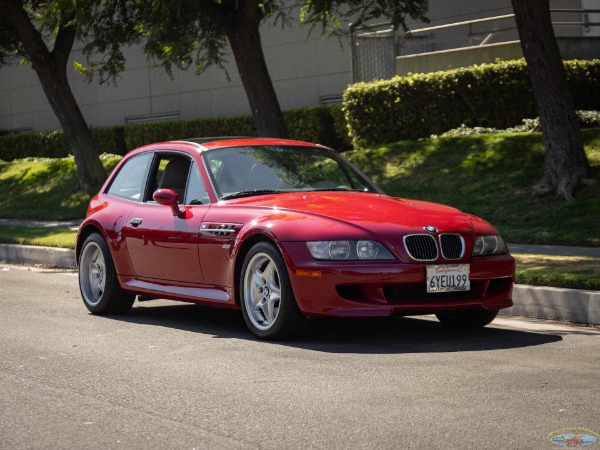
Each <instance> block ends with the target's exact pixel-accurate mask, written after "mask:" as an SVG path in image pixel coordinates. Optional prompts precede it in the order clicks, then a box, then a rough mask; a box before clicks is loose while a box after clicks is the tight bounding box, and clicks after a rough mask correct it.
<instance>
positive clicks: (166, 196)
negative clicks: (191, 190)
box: [152, 189, 185, 217]
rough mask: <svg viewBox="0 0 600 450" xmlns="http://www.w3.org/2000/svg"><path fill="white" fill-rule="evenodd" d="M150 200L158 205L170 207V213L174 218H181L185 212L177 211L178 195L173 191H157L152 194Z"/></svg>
mask: <svg viewBox="0 0 600 450" xmlns="http://www.w3.org/2000/svg"><path fill="white" fill-rule="evenodd" d="M152 198H153V199H154V201H155V202H156V203H158V204H159V205H165V206H169V207H171V211H172V212H173V215H174V216H175V217H181V216H182V215H184V214H185V211H182V210H181V209H179V205H178V203H179V194H177V192H175V191H174V190H173V189H159V190H157V191H155V192H154V194H152Z"/></svg>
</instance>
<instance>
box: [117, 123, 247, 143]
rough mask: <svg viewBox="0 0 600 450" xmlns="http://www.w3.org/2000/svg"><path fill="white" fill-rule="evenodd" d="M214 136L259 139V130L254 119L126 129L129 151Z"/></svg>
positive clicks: (142, 126) (156, 124) (139, 125)
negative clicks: (257, 137)
mask: <svg viewBox="0 0 600 450" xmlns="http://www.w3.org/2000/svg"><path fill="white" fill-rule="evenodd" d="M211 136H256V130H255V128H254V122H253V121H252V117H251V116H236V117H222V118H217V119H194V120H173V121H165V122H149V123H140V124H132V125H125V143H126V146H127V150H131V149H134V148H137V147H140V146H142V145H146V144H150V143H152V142H164V141H171V140H176V139H188V138H195V137H211Z"/></svg>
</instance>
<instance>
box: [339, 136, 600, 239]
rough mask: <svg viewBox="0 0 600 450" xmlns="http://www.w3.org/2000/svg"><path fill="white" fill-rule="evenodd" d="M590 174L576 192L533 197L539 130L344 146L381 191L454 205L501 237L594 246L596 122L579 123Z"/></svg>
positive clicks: (598, 190)
mask: <svg viewBox="0 0 600 450" xmlns="http://www.w3.org/2000/svg"><path fill="white" fill-rule="evenodd" d="M582 135H583V140H584V144H585V147H586V152H587V155H588V159H589V162H590V165H591V170H592V173H591V175H592V177H593V178H595V179H596V180H598V183H597V184H596V185H594V186H591V187H587V188H585V189H583V190H581V191H580V192H578V193H577V194H576V201H575V202H574V203H568V202H566V201H565V200H564V199H563V198H562V197H546V198H536V197H533V196H532V194H531V186H532V185H533V184H535V183H536V182H537V181H539V180H540V179H541V177H542V173H543V168H544V147H543V145H542V141H541V136H540V134H539V133H531V134H529V133H513V134H510V133H504V134H487V135H475V136H466V137H456V138H438V139H422V140H419V141H405V142H398V143H395V144H389V145H383V146H379V147H376V148H370V149H364V150H358V151H354V152H352V153H347V154H346V155H347V156H349V158H350V160H351V161H352V162H354V163H355V164H356V165H357V166H358V167H360V168H361V169H362V170H363V171H364V172H365V173H366V174H367V175H369V176H370V177H371V178H372V179H373V180H375V181H376V182H377V183H378V184H379V186H380V187H381V188H382V189H383V190H384V191H385V192H386V193H388V194H390V195H393V196H398V197H408V198H415V199H422V200H430V201H434V202H440V203H445V204H448V205H452V206H455V207H457V208H459V209H460V210H462V211H465V212H468V213H471V214H475V215H477V216H480V217H483V218H484V219H486V220H488V221H489V222H491V223H492V224H494V225H495V226H496V227H497V228H498V229H499V230H500V233H501V234H502V235H503V236H504V238H505V239H506V240H507V241H508V242H514V243H521V244H563V245H579V246H593V247H598V246H600V231H598V227H597V224H598V223H600V129H598V128H596V129H591V130H582Z"/></svg>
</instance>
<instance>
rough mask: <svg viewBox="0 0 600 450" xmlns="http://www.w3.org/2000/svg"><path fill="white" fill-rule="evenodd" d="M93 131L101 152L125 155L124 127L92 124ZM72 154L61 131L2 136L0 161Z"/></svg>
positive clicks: (91, 129) (93, 136) (91, 130)
mask: <svg viewBox="0 0 600 450" xmlns="http://www.w3.org/2000/svg"><path fill="white" fill-rule="evenodd" d="M90 132H91V133H92V139H94V141H95V142H96V145H97V146H98V151H99V153H116V154H124V151H125V139H124V135H123V127H92V128H90ZM70 154H71V150H70V149H69V144H68V142H67V139H66V138H65V135H64V133H63V131H62V130H55V131H36V132H33V133H27V134H9V135H5V136H0V160H3V161H12V160H13V159H19V158H26V157H37V158H64V157H65V156H68V155H70Z"/></svg>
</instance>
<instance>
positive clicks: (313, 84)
mask: <svg viewBox="0 0 600 450" xmlns="http://www.w3.org/2000/svg"><path fill="white" fill-rule="evenodd" d="M261 32H262V40H263V45H264V52H265V57H266V60H267V65H268V67H269V71H270V73H271V78H272V80H273V83H274V86H275V90H276V92H277V95H278V97H279V101H280V103H281V106H282V108H284V109H288V108H297V107H303V106H313V105H318V104H320V102H321V99H323V98H330V97H341V95H342V92H343V91H344V90H345V89H346V87H347V86H348V84H350V83H351V63H350V59H351V56H350V46H349V44H348V43H346V44H344V45H342V43H340V41H338V40H337V39H323V38H321V37H320V33H319V32H318V31H315V32H314V33H312V35H310V36H308V32H309V28H308V27H305V26H301V25H300V24H298V23H296V24H295V25H293V26H292V27H291V28H285V29H282V28H281V26H280V25H277V26H270V25H267V24H265V25H264V26H263V27H262V30H261ZM307 36H308V37H307ZM125 55H126V60H127V63H126V69H125V71H124V72H123V73H122V74H121V76H120V77H119V79H118V81H117V86H113V85H106V84H105V85H100V84H98V82H97V81H96V80H94V81H92V82H91V83H88V82H87V80H86V79H85V77H83V76H82V75H81V74H79V73H77V72H76V71H75V70H74V69H72V67H71V64H72V62H73V61H78V62H81V63H84V62H85V60H84V58H83V56H82V55H81V52H80V51H78V50H75V51H74V52H73V54H72V56H71V64H70V66H69V69H68V70H69V80H70V82H71V88H72V90H73V92H74V95H75V98H76V99H77V101H78V103H79V105H80V107H81V110H82V112H83V115H84V117H85V118H86V120H87V121H88V123H89V124H90V125H92V126H101V125H122V124H124V123H125V122H126V121H135V120H147V119H151V118H153V117H154V118H156V117H166V118H181V119H192V118H202V117H219V116H232V115H239V114H249V113H250V109H249V106H248V101H247V99H246V94H245V91H244V89H243V87H242V84H241V80H240V78H239V75H238V73H237V69H236V67H235V63H234V61H233V57H230V58H229V62H228V63H227V64H226V68H227V71H228V74H229V77H230V79H228V78H227V75H226V74H225V73H224V72H223V71H222V70H220V69H217V68H211V69H209V70H208V71H206V72H205V73H204V74H202V75H200V76H198V75H196V73H195V68H190V69H189V70H188V71H179V70H175V72H174V78H173V79H171V78H169V76H168V75H167V74H166V73H165V72H164V70H163V69H161V68H156V67H152V65H151V64H149V63H148V61H147V60H146V56H145V55H144V53H143V52H142V50H141V48H140V47H131V48H128V49H126V51H125ZM58 128H60V125H59V123H58V120H57V119H56V117H55V115H54V113H53V111H52V109H51V107H50V105H49V104H48V101H47V100H46V97H45V95H44V92H43V90H42V88H41V85H40V83H39V80H38V79H37V76H36V74H35V72H34V71H33V69H32V68H31V66H30V65H28V64H25V65H20V64H18V62H15V63H13V64H12V65H11V66H4V67H2V68H0V130H5V131H17V130H52V129H58Z"/></svg>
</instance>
